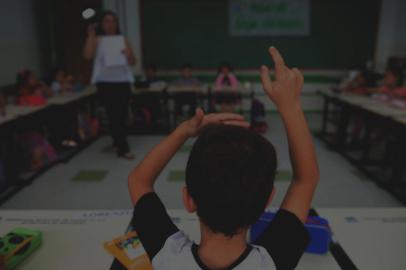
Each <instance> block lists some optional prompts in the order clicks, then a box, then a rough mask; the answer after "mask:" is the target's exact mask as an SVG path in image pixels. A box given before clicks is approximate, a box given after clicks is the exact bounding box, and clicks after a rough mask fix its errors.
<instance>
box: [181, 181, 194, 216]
mask: <svg viewBox="0 0 406 270" xmlns="http://www.w3.org/2000/svg"><path fill="white" fill-rule="evenodd" d="M182 194H183V205H184V206H185V209H186V211H188V213H194V212H196V204H195V202H194V201H193V199H192V197H191V196H190V195H189V192H188V190H187V188H186V187H183V190H182Z"/></svg>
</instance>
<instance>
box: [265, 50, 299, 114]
mask: <svg viewBox="0 0 406 270" xmlns="http://www.w3.org/2000/svg"><path fill="white" fill-rule="evenodd" d="M269 53H270V54H271V57H272V60H273V62H274V63H275V81H272V80H271V78H270V77H269V68H268V67H267V66H262V67H261V81H262V85H263V87H264V90H265V92H266V93H267V94H268V96H269V97H270V98H271V100H272V101H273V102H274V103H275V105H276V106H277V107H278V109H279V110H284V109H288V108H289V107H291V106H294V105H300V92H301V90H302V87H303V75H302V73H301V72H300V71H299V69H297V68H292V69H290V68H289V67H287V66H286V64H285V61H284V60H283V58H282V56H281V55H280V53H279V51H278V50H277V49H276V48H275V47H271V48H269Z"/></svg>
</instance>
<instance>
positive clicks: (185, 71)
mask: <svg viewBox="0 0 406 270" xmlns="http://www.w3.org/2000/svg"><path fill="white" fill-rule="evenodd" d="M192 71H193V69H192V66H191V65H190V64H185V65H183V66H182V68H181V77H180V78H178V79H177V80H176V81H174V82H173V84H174V85H177V86H199V85H201V84H202V82H201V81H200V80H199V79H197V78H195V77H193V73H192Z"/></svg>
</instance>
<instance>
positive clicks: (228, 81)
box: [215, 63, 240, 89]
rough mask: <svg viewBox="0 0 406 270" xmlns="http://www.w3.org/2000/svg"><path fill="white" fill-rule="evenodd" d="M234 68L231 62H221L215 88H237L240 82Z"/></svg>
mask: <svg viewBox="0 0 406 270" xmlns="http://www.w3.org/2000/svg"><path fill="white" fill-rule="evenodd" d="M232 71H233V69H232V67H231V66H230V65H229V64H226V63H224V64H221V65H220V67H219V69H218V75H217V79H216V82H215V88H216V89H221V88H225V87H231V88H237V87H238V85H239V84H240V82H239V81H238V79H237V77H236V76H235V75H234V74H233V73H232Z"/></svg>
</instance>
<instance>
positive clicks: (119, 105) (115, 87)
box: [83, 11, 136, 160]
mask: <svg viewBox="0 0 406 270" xmlns="http://www.w3.org/2000/svg"><path fill="white" fill-rule="evenodd" d="M121 37H122V38H123V40H124V41H123V45H122V46H123V48H122V49H121V48H119V50H120V52H118V54H120V53H121V54H122V55H123V56H125V60H124V61H123V63H121V64H117V65H111V64H108V59H107V58H108V57H107V56H106V55H107V54H109V55H110V54H112V53H113V55H114V52H112V51H108V50H117V48H116V47H117V46H116V47H114V49H113V48H112V49H109V48H108V49H106V46H105V44H106V40H107V39H109V38H110V39H111V38H113V39H114V38H115V39H118V40H120V38H121ZM102 44H104V45H103V46H102ZM106 50H107V53H106ZM83 54H84V57H85V58H86V59H88V60H91V59H94V64H93V73H92V83H93V84H95V85H96V88H97V92H98V97H99V99H100V102H101V103H102V105H103V106H104V107H105V109H106V112H107V116H108V118H109V123H110V133H111V136H112V138H113V146H114V148H115V149H116V151H117V154H118V156H119V157H121V158H125V159H130V160H131V159H134V155H133V154H132V153H131V152H130V147H129V145H128V142H127V128H126V122H127V118H128V106H129V99H130V96H131V85H132V84H133V83H134V77H133V72H132V69H131V66H133V65H134V64H135V62H136V59H135V56H134V53H133V50H132V49H131V45H130V43H129V42H128V39H127V38H125V37H123V36H121V32H120V28H119V25H118V18H117V15H116V14H115V13H113V12H111V11H105V12H103V13H102V14H101V16H100V21H99V23H98V24H92V25H89V27H88V35H87V39H86V44H85V47H84V50H83ZM120 56H121V55H119V57H120ZM110 58H111V57H110ZM116 58H117V57H116ZM110 62H111V60H110Z"/></svg>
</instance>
